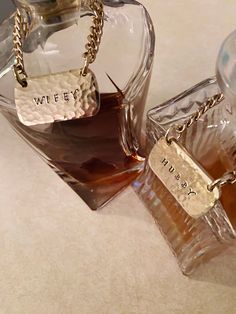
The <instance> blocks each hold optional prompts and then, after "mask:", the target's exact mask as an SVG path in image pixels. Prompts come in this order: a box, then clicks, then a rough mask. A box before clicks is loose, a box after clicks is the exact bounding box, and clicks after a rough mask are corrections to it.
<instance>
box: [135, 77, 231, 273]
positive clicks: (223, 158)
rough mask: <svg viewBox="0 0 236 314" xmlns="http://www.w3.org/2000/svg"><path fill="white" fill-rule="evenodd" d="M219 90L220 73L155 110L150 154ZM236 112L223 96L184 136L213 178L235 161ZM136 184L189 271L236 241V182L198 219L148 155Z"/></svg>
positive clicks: (185, 144)
mask: <svg viewBox="0 0 236 314" xmlns="http://www.w3.org/2000/svg"><path fill="white" fill-rule="evenodd" d="M220 92H221V89H220V87H219V86H218V83H217V80H216V78H210V79H207V80H205V81H203V82H201V83H199V84H198V85H196V86H194V87H192V88H190V89H189V90H187V91H185V92H184V93H182V94H180V95H178V96H176V97H174V98H173V99H171V100H169V101H167V102H165V103H163V104H161V105H159V106H157V107H155V108H154V109H152V110H150V111H149V113H148V123H147V134H148V135H147V136H148V148H147V149H148V153H150V152H151V151H152V149H153V147H154V145H155V144H156V143H157V142H158V141H159V140H160V138H162V137H164V136H165V135H166V132H167V130H168V129H169V128H170V127H171V126H172V125H173V124H175V125H179V124H181V123H183V122H184V121H186V119H188V118H189V117H190V116H191V115H192V114H193V113H195V112H196V111H197V110H198V109H199V108H200V107H201V106H202V104H203V103H204V102H205V101H206V100H207V99H209V98H211V97H213V96H214V95H216V94H219V93H220ZM235 116H236V115H235V108H234V107H233V106H232V105H230V104H229V102H228V101H227V100H223V101H222V102H221V103H220V104H218V105H217V106H216V107H214V108H212V109H210V110H209V111H207V113H205V114H204V115H203V116H202V117H201V118H200V119H199V120H198V121H197V122H195V123H194V124H193V125H192V126H191V127H190V128H188V129H187V130H186V132H185V133H184V135H183V137H182V139H181V145H182V146H183V147H184V148H185V149H186V150H187V151H188V153H189V154H190V155H191V156H193V158H194V160H196V161H197V162H198V163H199V164H200V165H201V166H202V167H203V168H204V169H205V170H206V172H207V173H208V174H209V175H210V176H211V177H212V178H213V179H217V178H219V177H221V176H222V175H223V174H224V173H225V172H227V171H230V170H232V167H235V166H236V158H235V155H236V154H235V137H234V131H235V125H236V119H235ZM157 158H158V156H157ZM134 187H135V189H136V191H137V193H138V194H139V196H140V197H141V199H142V200H143V202H144V203H145V204H146V206H147V208H148V209H149V211H150V212H151V213H152V215H153V216H154V218H155V220H156V222H157V224H158V226H159V228H160V230H161V232H162V234H163V235H164V237H165V239H166V240H167V242H168V243H169V245H170V248H171V249H172V251H173V253H174V255H175V256H176V258H177V260H178V263H179V265H180V268H181V270H182V272H183V273H184V274H190V273H191V272H192V271H194V270H195V269H196V268H197V266H198V265H200V264H201V263H202V262H205V261H207V260H209V259H210V258H212V257H214V256H215V255H217V254H219V253H220V252H221V251H223V250H224V249H226V248H227V247H228V246H229V245H231V244H233V243H234V240H235V237H236V231H235V230H236V212H235V206H236V205H235V193H236V186H235V185H227V186H225V187H223V188H222V194H221V197H220V200H219V201H217V202H216V203H215V205H214V206H213V207H212V208H211V210H209V211H208V212H207V213H206V214H205V215H203V216H201V217H199V218H192V217H191V216H190V215H189V214H188V213H187V212H186V211H185V210H184V209H183V208H182V207H181V206H180V204H179V202H177V201H176V198H174V197H173V196H172V194H171V193H170V192H169V190H168V189H167V188H166V187H165V185H164V184H163V183H162V182H161V181H160V180H159V179H158V176H157V175H156V174H155V173H154V171H153V170H152V169H151V167H150V164H149V161H148V160H147V162H146V166H145V170H144V172H143V173H142V175H141V176H140V177H139V178H138V180H137V181H135V183H134Z"/></svg>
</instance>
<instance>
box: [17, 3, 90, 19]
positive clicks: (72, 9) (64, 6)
mask: <svg viewBox="0 0 236 314" xmlns="http://www.w3.org/2000/svg"><path fill="white" fill-rule="evenodd" d="M14 2H15V4H16V6H17V7H19V8H21V9H23V10H24V11H26V12H27V14H29V15H30V16H31V17H32V18H34V17H39V18H40V20H41V22H43V23H45V24H56V23H60V22H62V21H65V20H68V19H72V18H76V17H79V14H80V13H79V12H80V8H81V2H83V3H84V2H86V1H83V0H14Z"/></svg>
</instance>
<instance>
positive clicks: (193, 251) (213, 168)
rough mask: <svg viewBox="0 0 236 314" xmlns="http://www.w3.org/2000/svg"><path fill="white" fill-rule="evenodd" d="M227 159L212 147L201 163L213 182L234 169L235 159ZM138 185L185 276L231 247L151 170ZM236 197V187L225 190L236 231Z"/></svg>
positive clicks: (224, 199) (225, 204)
mask: <svg viewBox="0 0 236 314" xmlns="http://www.w3.org/2000/svg"><path fill="white" fill-rule="evenodd" d="M191 146H192V145H191ZM187 150H188V151H189V152H190V153H192V152H191V149H190V147H187ZM192 154H193V153H192ZM223 155H224V152H222V149H219V150H217V149H214V147H212V150H211V151H210V153H209V155H205V156H204V157H203V158H202V160H198V162H199V163H200V164H201V165H202V166H203V168H204V169H205V170H206V171H207V172H208V173H209V174H210V176H211V177H212V178H213V179H218V178H220V177H222V175H223V174H224V173H225V172H227V171H229V170H230V169H233V168H234V167H232V166H230V163H231V162H232V158H230V157H229V156H228V157H226V155H227V154H225V156H223ZM229 159H230V160H229ZM138 183H139V184H138V185H137V188H136V191H137V193H138V194H139V196H140V197H141V199H142V200H143V201H144V202H145V204H146V207H147V208H148V209H149V211H150V212H151V214H152V215H153V217H154V218H155V220H156V222H157V224H158V226H159V227H160V230H161V232H162V234H163V235H164V237H165V239H166V240H167V242H168V243H169V245H170V247H171V249H172V251H173V253H174V255H175V256H176V257H177V259H178V262H179V264H180V267H181V269H182V271H183V272H184V273H185V274H190V273H191V272H192V271H193V270H194V269H195V268H196V267H197V266H198V265H199V264H201V263H202V262H206V261H208V260H209V259H211V258H212V257H214V256H215V255H217V254H219V253H220V252H221V251H223V250H224V249H225V248H226V247H227V243H226V242H224V243H225V245H222V243H223V242H221V241H219V239H218V237H217V236H215V234H214V233H213V230H212V229H211V227H210V225H208V223H207V222H206V220H204V219H203V218H202V219H200V218H199V219H193V218H191V217H190V216H189V215H188V214H187V213H186V212H185V211H184V210H183V208H182V207H181V206H180V205H179V203H178V202H177V201H176V200H175V198H174V197H173V196H172V195H171V193H170V192H169V191H168V190H167V188H166V187H165V186H164V185H163V183H162V182H161V181H160V180H159V179H158V178H157V176H156V175H155V174H154V173H153V172H152V170H151V169H150V168H149V167H148V166H147V167H146V169H145V171H144V173H143V174H142V175H141V177H140V178H138ZM235 195H236V184H234V185H226V186H224V187H223V188H222V193H221V198H220V202H221V204H222V207H223V208H224V211H225V213H226V215H227V216H228V218H229V220H230V222H231V224H232V225H233V227H234V228H236V208H235V206H236V205H235ZM215 216H217V214H216V215H215ZM218 222H219V219H218ZM222 228H225V226H224V227H222ZM222 234H224V232H222ZM229 238H230V237H229V236H228V239H229ZM228 243H229V242H228Z"/></svg>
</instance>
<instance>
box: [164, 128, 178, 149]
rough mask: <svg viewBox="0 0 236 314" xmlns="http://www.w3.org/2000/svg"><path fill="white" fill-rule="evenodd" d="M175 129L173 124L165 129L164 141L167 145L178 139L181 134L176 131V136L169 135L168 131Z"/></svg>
mask: <svg viewBox="0 0 236 314" xmlns="http://www.w3.org/2000/svg"><path fill="white" fill-rule="evenodd" d="M173 129H175V126H171V127H170V128H169V129H168V130H167V131H166V134H165V139H166V143H167V144H168V145H171V143H172V142H173V141H178V140H179V139H180V137H181V134H180V133H177V136H173V135H172V136H170V132H171V131H172V130H173Z"/></svg>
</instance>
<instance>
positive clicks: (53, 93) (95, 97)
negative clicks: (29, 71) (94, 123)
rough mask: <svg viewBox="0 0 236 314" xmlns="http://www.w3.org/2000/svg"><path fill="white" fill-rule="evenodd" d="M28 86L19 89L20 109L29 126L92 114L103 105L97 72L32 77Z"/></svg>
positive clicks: (75, 71)
mask: <svg viewBox="0 0 236 314" xmlns="http://www.w3.org/2000/svg"><path fill="white" fill-rule="evenodd" d="M27 82H28V86H27V87H25V88H24V87H22V86H20V85H19V84H17V86H16V88H15V102H16V110H17V113H18V117H19V119H20V121H21V122H22V123H23V124H25V125H27V126H32V125H37V124H44V123H52V122H54V121H66V120H72V119H79V118H85V117H91V116H94V115H95V114H97V112H98V111H99V108H100V97H99V92H98V84H97V81H96V78H95V75H94V74H93V72H92V71H90V70H88V72H87V74H86V75H82V73H81V70H80V69H79V70H71V71H68V72H63V73H57V74H52V75H45V76H40V77H34V78H28V79H27Z"/></svg>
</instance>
